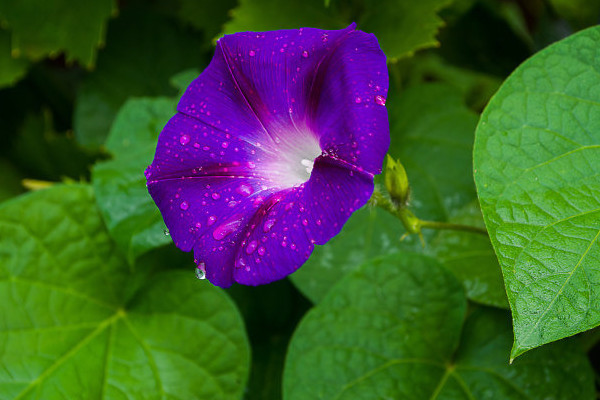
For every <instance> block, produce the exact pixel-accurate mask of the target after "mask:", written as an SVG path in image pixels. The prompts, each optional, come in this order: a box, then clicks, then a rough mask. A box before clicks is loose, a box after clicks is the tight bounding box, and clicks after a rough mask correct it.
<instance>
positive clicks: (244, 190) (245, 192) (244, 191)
mask: <svg viewBox="0 0 600 400" xmlns="http://www.w3.org/2000/svg"><path fill="white" fill-rule="evenodd" d="M235 191H236V192H238V193H239V194H241V195H242V196H244V197H248V196H250V195H251V194H252V192H254V189H253V188H252V186H250V185H246V184H245V183H242V184H241V185H240V186H238V187H237V189H235Z"/></svg>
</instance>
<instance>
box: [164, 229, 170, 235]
mask: <svg viewBox="0 0 600 400" xmlns="http://www.w3.org/2000/svg"><path fill="white" fill-rule="evenodd" d="M163 233H164V234H165V236H171V233H170V232H169V230H168V229H165V230H164V231H163Z"/></svg>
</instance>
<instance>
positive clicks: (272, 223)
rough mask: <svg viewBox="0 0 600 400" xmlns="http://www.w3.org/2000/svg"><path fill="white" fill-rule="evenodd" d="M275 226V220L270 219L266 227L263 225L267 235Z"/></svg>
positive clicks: (266, 222) (265, 224)
mask: <svg viewBox="0 0 600 400" xmlns="http://www.w3.org/2000/svg"><path fill="white" fill-rule="evenodd" d="M273 225H275V220H274V219H268V220H266V221H265V223H264V225H263V232H265V233H267V232H269V231H270V230H271V228H272V227H273Z"/></svg>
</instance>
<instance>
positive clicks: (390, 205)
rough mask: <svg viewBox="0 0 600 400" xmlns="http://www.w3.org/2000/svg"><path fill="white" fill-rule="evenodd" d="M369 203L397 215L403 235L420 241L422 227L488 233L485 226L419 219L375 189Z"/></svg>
mask: <svg viewBox="0 0 600 400" xmlns="http://www.w3.org/2000/svg"><path fill="white" fill-rule="evenodd" d="M369 203H370V204H372V205H375V206H377V207H380V208H383V209H384V210H386V211H387V212H389V213H390V214H392V215H394V216H395V217H397V218H398V219H399V220H400V221H402V225H404V228H405V229H406V234H405V236H408V235H412V234H417V235H419V237H420V238H421V242H423V235H422V234H421V229H422V228H428V229H437V230H453V231H463V232H471V233H477V234H480V235H486V236H487V234H488V232H487V230H486V229H485V228H480V227H477V226H471V225H462V224H454V223H450V222H439V221H427V220H422V219H419V218H418V217H417V216H416V215H414V214H413V213H412V212H411V211H410V210H409V209H408V208H406V207H405V206H400V205H398V204H396V203H395V202H394V201H392V199H390V198H389V197H388V196H386V195H384V194H383V193H381V192H380V191H379V190H377V189H375V191H374V192H373V195H372V196H371V199H370V200H369Z"/></svg>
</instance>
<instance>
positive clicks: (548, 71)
mask: <svg viewBox="0 0 600 400" xmlns="http://www.w3.org/2000/svg"><path fill="white" fill-rule="evenodd" d="M599 42H600V28H592V29H588V30H586V31H583V32H581V33H578V34H576V35H573V36H571V37H569V38H567V39H565V40H563V41H561V42H559V43H557V44H555V45H552V46H550V47H548V48H546V49H545V50H542V51H541V52H539V53H538V54H537V55H535V56H534V57H532V58H531V59H529V60H528V61H526V62H525V63H523V65H521V66H520V67H519V68H518V69H517V70H516V71H515V72H514V73H513V74H512V75H511V76H510V77H509V78H508V80H507V81H506V82H505V83H504V84H503V86H502V88H501V89H500V90H499V91H498V93H497V94H496V95H495V96H494V98H493V99H492V101H491V102H490V104H489V105H488V107H487V108H486V110H485V112H484V113H483V115H482V117H481V121H480V123H479V126H478V128H477V135H476V141H475V150H474V168H475V181H476V183H477V189H478V193H479V199H480V202H481V208H482V211H483V216H484V218H485V223H486V226H487V228H488V231H489V232H490V237H491V239H492V244H493V245H494V248H495V250H496V254H497V256H498V259H499V261H500V265H501V266H502V271H503V274H504V280H505V284H506V290H507V293H508V299H509V302H510V306H511V309H512V313H513V321H514V332H515V343H514V347H513V351H512V357H516V356H518V355H519V354H522V353H524V352H525V351H527V350H529V349H532V348H534V347H537V346H540V345H542V344H544V343H548V342H551V341H554V340H557V339H560V338H563V337H566V336H570V335H574V334H576V333H578V332H582V331H585V330H587V329H590V328H593V327H595V326H597V325H599V324H600V291H599V290H598V287H599V286H598V284H597V283H598V281H599V280H600V270H599V269H598V265H599V264H600V241H599V237H600V181H599V180H598V173H599V171H600V134H599V132H600V119H599V118H598V115H600V86H599V85H598V77H599V76H600V73H599V72H598V71H599V67H598V66H599V64H598V59H599V58H600V50H599V47H598V43H599Z"/></svg>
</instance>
